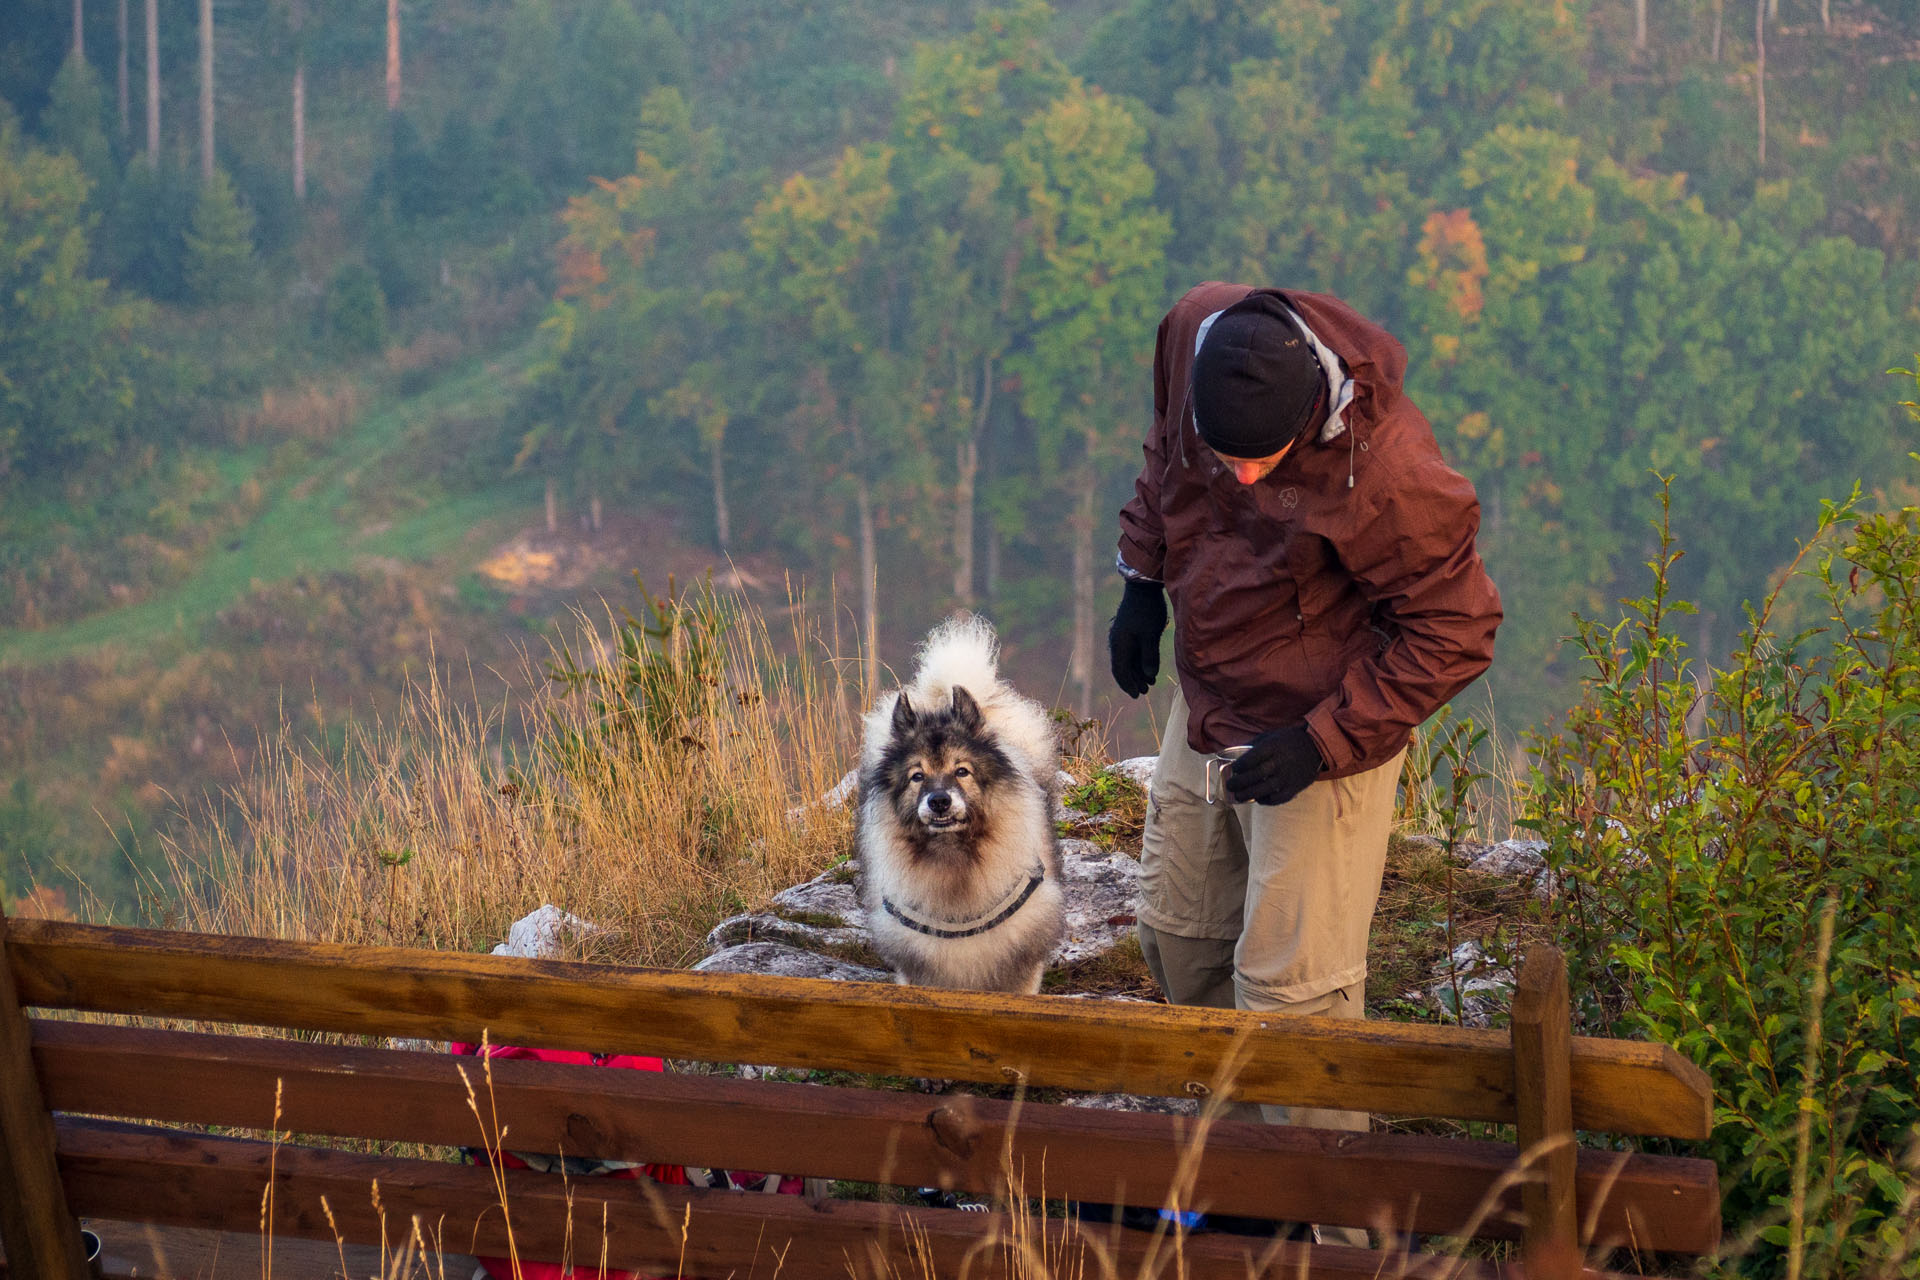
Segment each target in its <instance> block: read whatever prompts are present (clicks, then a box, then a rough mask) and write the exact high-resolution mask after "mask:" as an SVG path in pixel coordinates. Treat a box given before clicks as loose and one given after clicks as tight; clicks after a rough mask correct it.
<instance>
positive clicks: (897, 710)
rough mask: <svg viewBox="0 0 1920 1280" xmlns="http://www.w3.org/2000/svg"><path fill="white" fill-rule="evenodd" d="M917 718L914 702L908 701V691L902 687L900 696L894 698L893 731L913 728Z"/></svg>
mask: <svg viewBox="0 0 1920 1280" xmlns="http://www.w3.org/2000/svg"><path fill="white" fill-rule="evenodd" d="M915 719H916V717H915V716H914V714H913V704H912V703H911V702H908V701H907V691H906V690H905V689H902V690H901V691H900V696H899V697H898V698H897V699H895V700H894V704H893V731H894V732H895V733H906V732H908V731H909V730H910V729H912V728H913V724H914V720H915Z"/></svg>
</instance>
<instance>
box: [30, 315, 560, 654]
mask: <svg viewBox="0 0 1920 1280" xmlns="http://www.w3.org/2000/svg"><path fill="white" fill-rule="evenodd" d="M525 359H526V357H525V353H524V352H521V353H516V354H513V355H509V356H507V357H504V358H502V359H501V360H497V361H478V360H476V361H474V362H472V363H471V364H469V365H468V366H467V367H466V368H465V369H464V370H462V371H460V372H458V373H456V374H454V375H452V376H450V377H448V378H446V379H444V380H442V381H441V382H439V383H437V384H435V385H434V386H433V387H432V389H430V390H429V391H427V392H425V393H423V394H421V395H418V396H413V397H408V398H397V399H394V400H390V401H388V402H387V403H385V404H383V405H380V406H378V407H376V408H375V409H373V410H372V411H371V412H369V413H368V414H367V415H366V416H365V417H364V418H362V419H361V420H360V422H359V424H358V425H357V426H356V427H355V428H354V429H353V430H352V431H350V432H349V433H347V434H345V435H343V436H342V437H340V439H339V442H338V445H337V447H334V448H331V449H328V450H327V451H326V452H324V453H320V454H317V455H315V456H314V457H313V458H312V460H311V462H309V463H308V464H307V465H304V466H300V467H296V468H293V469H291V470H289V471H287V472H286V473H285V474H280V475H277V476H276V477H275V478H274V479H273V480H272V481H271V483H272V485H273V492H272V494H271V496H266V495H262V496H261V498H260V499H258V500H257V501H256V504H255V505H256V507H257V514H254V515H251V518H249V519H248V520H246V522H245V523H244V524H243V525H242V526H240V527H237V528H235V529H233V530H232V531H231V532H230V533H229V534H228V535H227V536H226V537H225V538H223V539H222V540H221V541H220V542H219V543H218V544H217V545H215V546H210V547H207V548H205V549H204V550H203V551H202V552H201V553H200V555H199V558H198V560H197V562H195V563H194V564H193V565H192V567H191V569H189V570H188V571H187V572H186V573H185V576H184V577H182V578H181V579H180V580H179V581H177V582H176V583H175V585H173V586H171V587H168V588H166V589H164V590H161V591H158V592H156V593H155V594H153V595H151V596H150V597H149V598H147V599H145V600H142V601H139V602H137V603H132V604H128V605H126V606H125V607H122V608H117V609H111V610H108V611H107V612H103V613H96V614H93V615H91V616H89V617H85V618H80V619H77V620H75V621H72V622H69V623H65V624H62V625H58V626H51V627H46V628H42V629H37V630H34V629H25V628H12V629H5V630H0V666H34V665H39V664H41V663H46V662H50V661H55V660H59V659H70V658H73V657H76V656H78V655H81V654H84V653H86V652H88V651H89V650H93V649H97V648H100V647H102V646H120V647H125V648H133V649H139V648H145V647H150V646H152V645H155V644H157V643H162V642H165V641H167V640H169V639H172V640H178V639H179V638H181V637H184V636H188V635H194V634H198V631H199V629H200V628H201V627H202V626H204V625H205V623H206V621H207V620H208V619H210V618H212V617H213V616H214V615H215V614H217V613H218V612H219V611H220V610H221V609H224V608H226V607H227V606H228V605H230V604H232V603H233V602H234V601H235V600H237V599H239V598H241V597H242V596H243V595H245V594H246V593H247V592H248V591H249V590H250V589H251V588H252V587H253V586H255V585H256V584H261V583H272V582H279V581H282V580H284V579H287V578H290V577H293V576H296V575H298V574H302V573H307V574H313V573H324V572H327V571H329V570H335V569H344V568H348V567H350V566H352V565H353V564H354V563H356V562H357V561H360V560H362V559H365V558H367V557H390V558H396V559H402V560H408V561H415V560H420V559H422V558H428V557H431V556H433V555H435V554H437V553H439V552H442V551H445V550H448V549H450V548H452V547H454V546H456V545H458V544H459V543H460V542H461V541H462V540H463V539H465V538H467V537H468V536H469V535H470V534H471V532H472V530H473V529H474V527H475V526H476V525H478V524H481V523H482V522H484V521H487V520H488V519H489V518H490V517H493V516H496V515H498V514H499V513H500V512H502V511H503V510H506V509H508V508H510V507H525V506H527V505H530V504H531V502H533V501H534V500H535V499H534V495H535V492H536V491H535V489H534V488H533V487H532V482H531V481H527V482H524V483H512V484H505V485H501V486H498V487H494V488H490V489H489V490H487V491H486V492H482V493H475V494H469V495H464V496H461V497H457V498H450V499H441V500H435V501H432V502H426V503H407V502H404V501H401V500H400V496H399V495H391V494H389V495H388V499H389V500H383V501H381V502H369V500H368V489H369V485H368V484H367V482H366V480H365V477H369V476H374V475H377V474H378V473H379V471H380V469H381V468H382V467H384V466H386V465H387V462H386V459H387V456H388V455H389V454H390V453H391V452H392V451H393V449H394V447H395V446H396V444H397V443H398V442H400V441H401V440H402V439H403V438H404V437H405V435H406V433H407V432H408V430H409V429H410V428H412V427H414V426H415V425H416V424H418V423H419V422H420V421H422V420H423V419H428V418H435V417H442V416H446V415H449V414H461V413H464V414H470V415H477V414H485V413H495V414H497V413H498V412H501V411H502V410H503V409H504V407H505V405H506V404H507V402H508V399H509V397H510V396H511V395H512V393H513V388H514V387H515V386H516V385H517V383H518V381H519V378H520V375H521V371H522V370H523V368H524V364H525ZM257 452H261V458H260V459H259V460H258V461H257V465H258V466H259V467H260V468H261V469H262V473H264V474H272V473H273V472H274V471H275V470H276V468H275V467H274V466H273V465H272V464H271V462H270V460H269V459H268V458H267V456H266V452H265V451H257ZM241 483H244V481H240V482H236V484H241Z"/></svg>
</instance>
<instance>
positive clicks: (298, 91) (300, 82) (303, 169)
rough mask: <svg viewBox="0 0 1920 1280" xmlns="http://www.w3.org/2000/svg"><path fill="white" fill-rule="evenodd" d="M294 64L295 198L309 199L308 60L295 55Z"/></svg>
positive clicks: (303, 56)
mask: <svg viewBox="0 0 1920 1280" xmlns="http://www.w3.org/2000/svg"><path fill="white" fill-rule="evenodd" d="M294 59H295V60H294V64H293V198H294V199H295V200H297V201H299V202H301V203H302V204H304V203H306V199H307V59H306V55H304V54H295V55H294Z"/></svg>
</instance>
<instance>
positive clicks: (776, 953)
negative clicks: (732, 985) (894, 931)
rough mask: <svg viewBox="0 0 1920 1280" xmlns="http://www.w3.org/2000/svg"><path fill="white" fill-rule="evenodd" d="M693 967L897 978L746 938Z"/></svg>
mask: <svg viewBox="0 0 1920 1280" xmlns="http://www.w3.org/2000/svg"><path fill="white" fill-rule="evenodd" d="M693 967H694V970H695V971H696V972H699V973H771V974H775V975H777V976H779V977H783V978H827V979H830V980H832V981H834V982H892V981H893V975H892V974H891V973H888V972H887V971H886V970H885V969H870V968H868V967H867V966H866V965H861V964H849V963H848V962H847V961H845V960H835V959H834V958H833V957H832V956H823V955H821V954H819V953H818V952H815V951H802V950H801V949H800V948H798V947H789V946H787V945H785V944H784V943H779V942H745V943H742V944H740V945H739V946H737V947H728V948H726V949H725V950H724V951H717V952H715V953H714V954H713V955H710V956H708V957H707V958H706V959H705V960H702V961H701V962H700V963H699V964H696V965H695V966H693Z"/></svg>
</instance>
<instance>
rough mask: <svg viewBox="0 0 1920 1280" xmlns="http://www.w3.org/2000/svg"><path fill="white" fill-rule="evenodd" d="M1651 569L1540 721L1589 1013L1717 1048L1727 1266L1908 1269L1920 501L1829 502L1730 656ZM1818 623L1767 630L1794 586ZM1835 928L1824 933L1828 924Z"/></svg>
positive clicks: (1549, 814) (1917, 1141) (1918, 1035)
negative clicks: (1703, 638) (1576, 693)
mask: <svg viewBox="0 0 1920 1280" xmlns="http://www.w3.org/2000/svg"><path fill="white" fill-rule="evenodd" d="M1666 508H1667V502H1666V496H1665V494H1664V493H1663V495H1662V513H1663V515H1662V520H1661V522H1660V533H1661V543H1660V552H1659V554H1658V555H1657V556H1656V557H1655V558H1654V559H1653V560H1652V561H1651V562H1650V567H1651V569H1652V571H1653V586H1652V592H1651V594H1650V595H1648V596H1646V597H1644V598H1640V599H1635V600H1629V601H1627V602H1625V603H1626V606H1627V614H1626V617H1625V618H1624V619H1623V620H1622V621H1620V622H1619V623H1617V624H1615V625H1613V626H1611V627H1609V626H1603V625H1601V624H1599V623H1595V622H1590V621H1585V620H1582V621H1580V622H1579V631H1578V636H1577V641H1578V644H1579V647H1580V649H1581V650H1583V651H1584V654H1585V657H1586V659H1587V661H1588V662H1589V663H1590V664H1591V672H1590V674H1589V675H1588V676H1587V677H1586V679H1585V681H1584V696H1583V698H1582V701H1581V703H1580V705H1579V706H1578V707H1576V708H1575V709H1574V711H1573V712H1572V713H1571V714H1570V716H1569V718H1568V720H1567V723H1566V726H1565V728H1564V729H1563V730H1562V731H1561V732H1560V733H1559V734H1558V736H1557V737H1555V738H1554V739H1553V740H1552V741H1550V742H1547V743H1545V744H1544V745H1543V747H1542V751H1541V757H1540V765H1539V769H1538V773H1537V776H1536V777H1535V779H1534V786H1533V788H1532V796H1531V799H1530V802H1529V810H1528V813H1527V816H1526V818H1525V825H1528V826H1531V827H1534V828H1536V829H1537V830H1538V831H1539V832H1540V834H1541V835H1542V836H1543V837H1545V838H1546V839H1547V840H1548V841H1549V843H1550V846H1551V848H1550V853H1549V857H1548V860H1549V865H1550V866H1551V868H1552V870H1553V872H1554V874H1555V876H1556V877H1557V885H1558V891H1557V895H1556V903H1555V907H1556V910H1557V912H1558V914H1559V925H1560V928H1561V929H1562V931H1563V933H1564V935H1565V936H1566V939H1567V942H1568V943H1569V947H1568V950H1569V954H1570V956H1571V957H1572V959H1573V962H1574V966H1575V972H1574V990H1575V992H1576V993H1580V995H1582V996H1583V997H1584V999H1585V1001H1586V1008H1585V1009H1584V1016H1585V1020H1586V1024H1587V1027H1588V1029H1589V1030H1591V1031H1593V1032H1596V1033H1608V1034H1629V1035H1635V1036H1642V1037H1647V1038H1651V1039H1654V1040H1659V1041H1663V1042H1665V1043H1667V1044H1671V1045H1673V1046H1675V1047H1676V1048H1678V1049H1679V1050H1680V1051H1681V1052H1682V1053H1684V1054H1686V1055H1687V1056H1688V1057H1690V1058H1691V1059H1692V1060H1693V1061H1694V1062H1696V1063H1698V1064H1699V1065H1700V1066H1701V1067H1703V1068H1705V1069H1706V1071H1707V1072H1708V1073H1709V1074H1710V1075H1711V1076H1712V1078H1713V1084H1714V1103H1715V1109H1714V1129H1713V1134H1712V1137H1711V1138H1710V1139H1709V1141H1708V1142H1707V1143H1706V1145H1705V1149H1704V1152H1703V1154H1706V1155H1709V1156H1711V1157H1713V1158H1714V1160H1715V1161H1717V1162H1718V1164H1719V1166H1720V1170H1721V1177H1722V1185H1723V1187H1724V1188H1725V1189H1726V1199H1725V1206H1724V1208H1725V1215H1726V1221H1727V1224H1728V1228H1729V1242H1728V1250H1727V1256H1726V1257H1725V1258H1724V1259H1722V1260H1721V1264H1720V1265H1721V1266H1722V1267H1723V1268H1724V1269H1725V1271H1726V1273H1730V1274H1746V1275H1776V1274H1785V1275H1788V1276H1799V1275H1818V1276H1882V1275H1884V1276H1888V1277H1891V1276H1895V1275H1910V1274H1912V1272H1911V1271H1910V1270H1908V1268H1910V1267H1911V1266H1912V1265H1913V1264H1914V1258H1915V1252H1914V1246H1915V1243H1916V1241H1915V1236H1916V1226H1915V1220H1916V1208H1917V1207H1920V1205H1917V1203H1916V1189H1920V1177H1916V1171H1915V1166H1916V1163H1917V1162H1920V1127H1917V1126H1916V1116H1920V1100H1917V1099H1916V1088H1915V1067H1916V1064H1917V1063H1920V508H1915V507H1904V508H1898V509H1890V510H1884V511H1880V512H1868V511H1866V510H1863V508H1862V505H1861V503H1860V499H1859V495H1858V492H1857V490H1856V493H1855V495H1854V497H1853V498H1851V499H1849V500H1848V501H1846V502H1844V503H1837V504H1835V503H1828V504H1826V505H1825V509H1824V511H1823V514H1822V515H1821V517H1820V520H1819V524H1818V528H1817V530H1816V534H1815V537H1814V538H1813V539H1812V540H1811V541H1809V542H1808V544H1807V545H1806V547H1805V548H1804V549H1803V550H1802V552H1801V553H1800V556H1799V557H1798V558H1797V559H1796V560H1795V562H1794V566H1793V568H1792V570H1791V572H1790V573H1789V574H1788V575H1787V578H1786V579H1785V580H1783V584H1782V587H1781V588H1776V590H1775V591H1774V593H1773V595H1772V596H1771V597H1770V598H1769V599H1768V600H1767V601H1766V602H1765V603H1764V605H1763V606H1762V607H1761V608H1760V609H1758V610H1757V611H1752V612H1750V614H1749V619H1748V626H1747V629H1746V632H1745V634H1744V636H1743V637H1742V638H1741V640H1740V643H1739V646H1738V647H1737V649H1736V650H1735V651H1734V653H1733V654H1732V655H1731V657H1730V658H1729V659H1727V660H1726V663H1725V665H1724V666H1722V667H1719V668H1716V669H1714V670H1712V671H1711V672H1709V673H1706V676H1707V678H1706V680H1705V681H1704V686H1705V687H1704V688H1703V685H1702V682H1698V681H1696V675H1697V674H1699V673H1700V670H1701V669H1700V668H1698V667H1697V666H1696V665H1695V664H1694V662H1693V661H1692V660H1691V659H1690V658H1689V657H1688V656H1687V655H1686V653H1685V645H1684V644H1683V643H1682V642H1681V641H1680V640H1679V638H1678V637H1677V635H1676V634H1675V629H1674V627H1673V623H1674V620H1675V615H1677V614H1680V613H1683V612H1691V607H1690V606H1688V605H1686V604H1684V603H1681V602H1678V601H1675V600H1673V599H1671V598H1670V595H1669V583H1668V575H1669V571H1670V569H1671V568H1672V565H1673V563H1674V561H1675V560H1677V559H1678V558H1679V555H1680V553H1679V551H1678V550H1677V549H1675V547H1674V546H1673V543H1672V539H1671V536H1670V534H1669V533H1668V529H1667V523H1666V519H1665V512H1666ZM1788 585H1791V586H1792V587H1793V588H1794V589H1795V590H1801V589H1805V590H1808V591H1810V592H1811V593H1812V594H1813V595H1815V596H1816V597H1817V599H1819V600H1820V601H1821V602H1822V604H1823V605H1824V612H1825V613H1826V615H1827V617H1828V622H1827V624H1826V625H1825V626H1824V627H1822V628H1818V629H1815V630H1811V631H1807V632H1804V633H1802V634H1798V635H1793V636H1785V635H1781V634H1779V632H1778V630H1777V629H1776V626H1775V619H1776V617H1777V615H1778V612H1779V610H1778V609H1777V608H1776V606H1777V604H1778V601H1779V599H1780V596H1781V591H1782V589H1783V588H1784V587H1786V586H1788ZM1829 933H1830V936H1828V934H1829Z"/></svg>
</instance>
